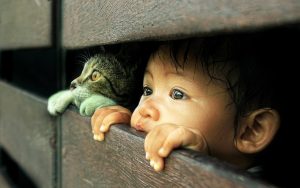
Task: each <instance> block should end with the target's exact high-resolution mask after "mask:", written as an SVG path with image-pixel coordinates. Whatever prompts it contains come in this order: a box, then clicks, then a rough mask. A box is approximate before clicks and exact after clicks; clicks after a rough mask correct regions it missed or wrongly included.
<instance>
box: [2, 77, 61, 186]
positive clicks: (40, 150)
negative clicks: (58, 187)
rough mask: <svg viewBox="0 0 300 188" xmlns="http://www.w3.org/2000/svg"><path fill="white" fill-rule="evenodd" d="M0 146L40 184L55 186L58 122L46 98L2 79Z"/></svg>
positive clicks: (35, 182)
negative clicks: (49, 109) (48, 107)
mask: <svg viewBox="0 0 300 188" xmlns="http://www.w3.org/2000/svg"><path fill="white" fill-rule="evenodd" d="M0 91H1V92H0V145H1V147H2V148H4V149H5V151H6V152H7V153H8V154H9V155H10V157H12V158H13V159H14V160H15V161H16V162H17V163H18V165H19V166H20V168H21V169H23V170H24V171H25V172H26V173H27V175H28V177H29V178H30V179H31V180H32V181H33V182H34V184H36V185H37V186H38V187H53V179H54V173H55V172H54V169H55V168H54V160H55V156H54V154H55V143H54V139H55V122H56V120H55V119H53V118H52V117H50V115H49V114H48V112H47V108H46V106H47V105H46V101H45V100H42V99H40V98H38V97H36V96H33V95H31V94H29V93H27V92H25V91H22V90H20V89H17V88H15V87H13V86H11V85H9V84H7V83H4V82H2V81H0Z"/></svg>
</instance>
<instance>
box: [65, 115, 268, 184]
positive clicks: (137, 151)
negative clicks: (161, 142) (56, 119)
mask: <svg viewBox="0 0 300 188" xmlns="http://www.w3.org/2000/svg"><path fill="white" fill-rule="evenodd" d="M62 137H63V140H62V153H63V154H62V164H63V165H62V174H63V177H62V180H63V182H62V187H64V188H68V187H70V188H71V187H72V188H74V187H199V188H202V187H203V188H204V187H215V188H217V187H222V188H235V187H271V186H268V185H266V184H263V183H262V182H258V181H256V180H253V179H250V178H249V177H247V176H245V175H243V174H239V173H237V172H235V171H234V170H233V169H232V168H230V167H229V166H228V165H226V164H224V163H222V162H220V161H218V160H216V159H213V158H210V157H208V156H203V155H200V154H198V153H195V152H192V151H187V150H177V151H175V152H173V153H172V154H171V156H170V157H169V158H168V159H167V160H166V168H165V169H164V171H163V172H160V173H157V172H155V171H154V170H153V169H152V168H151V167H150V165H149V162H148V161H146V159H145V153H144V149H143V142H144V138H143V137H144V135H143V134H142V133H140V132H137V131H135V130H133V129H131V128H130V127H129V126H127V125H116V126H113V127H112V128H111V130H110V132H109V133H108V134H107V136H106V138H105V141H104V142H98V141H94V140H93V136H92V132H91V128H90V119H89V118H84V117H81V116H79V115H78V113H77V112H76V111H73V110H68V111H67V112H66V113H65V114H64V115H63V118H62Z"/></svg>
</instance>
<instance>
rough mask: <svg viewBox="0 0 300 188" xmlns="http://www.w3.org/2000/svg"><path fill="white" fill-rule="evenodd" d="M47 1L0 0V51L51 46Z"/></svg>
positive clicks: (50, 3) (49, 15)
mask: <svg viewBox="0 0 300 188" xmlns="http://www.w3.org/2000/svg"><path fill="white" fill-rule="evenodd" d="M52 2H53V1H49V0H30V1H11V0H0V49H15V48H24V47H45V46H50V45H51V7H52Z"/></svg>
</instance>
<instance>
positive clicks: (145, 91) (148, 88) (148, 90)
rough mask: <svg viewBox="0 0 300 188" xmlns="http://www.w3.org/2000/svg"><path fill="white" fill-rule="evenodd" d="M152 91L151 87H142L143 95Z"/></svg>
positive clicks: (147, 94)
mask: <svg viewBox="0 0 300 188" xmlns="http://www.w3.org/2000/svg"><path fill="white" fill-rule="evenodd" d="M152 93H153V91H152V89H151V88H150V87H148V86H144V87H143V95H144V96H149V95H151V94H152Z"/></svg>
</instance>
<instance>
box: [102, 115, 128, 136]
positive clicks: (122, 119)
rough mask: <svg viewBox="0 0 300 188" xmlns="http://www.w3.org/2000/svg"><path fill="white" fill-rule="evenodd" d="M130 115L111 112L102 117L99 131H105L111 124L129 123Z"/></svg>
mask: <svg viewBox="0 0 300 188" xmlns="http://www.w3.org/2000/svg"><path fill="white" fill-rule="evenodd" d="M129 122H130V115H129V114H128V113H120V112H112V113H110V114H108V115H107V116H105V117H104V119H103V121H102V125H101V127H100V131H101V132H103V133H104V132H107V131H108V130H109V127H110V126H111V125H113V124H119V123H124V124H129Z"/></svg>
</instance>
